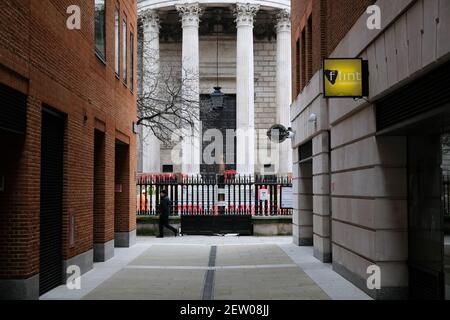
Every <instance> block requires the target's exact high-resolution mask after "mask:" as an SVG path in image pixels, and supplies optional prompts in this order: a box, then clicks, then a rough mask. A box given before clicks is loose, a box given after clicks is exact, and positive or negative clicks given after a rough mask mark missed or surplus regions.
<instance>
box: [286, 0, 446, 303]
mask: <svg viewBox="0 0 450 320" xmlns="http://www.w3.org/2000/svg"><path fill="white" fill-rule="evenodd" d="M292 3H293V6H292V10H293V30H297V31H294V32H293V39H292V44H293V48H294V50H293V57H294V58H295V63H294V67H293V74H294V76H293V78H294V79H293V91H294V92H297V94H294V96H295V101H294V103H293V104H292V106H291V121H292V126H293V130H294V132H295V138H294V140H293V148H294V151H293V158H294V167H293V172H294V189H295V191H294V193H295V196H294V197H295V206H296V207H295V210H294V225H293V228H294V231H293V233H294V242H295V243H297V244H299V245H313V246H314V256H315V257H317V258H319V259H321V260H322V261H324V262H332V263H333V268H334V270H336V271H337V272H338V273H340V274H341V275H343V276H344V277H346V278H347V279H349V280H351V281H352V282H353V283H354V284H355V285H357V286H358V287H360V288H361V289H362V290H364V291H366V292H367V293H368V294H369V295H371V296H372V297H374V298H377V299H390V298H406V297H413V298H417V297H419V298H424V297H425V298H444V297H445V296H447V298H448V296H449V291H448V288H449V280H448V274H449V269H448V268H449V261H448V256H449V247H448V242H449V241H448V214H449V212H448V209H446V204H445V201H448V197H449V196H448V191H445V190H446V189H445V187H444V183H443V181H444V180H443V173H444V172H445V171H446V170H448V168H447V167H446V156H445V144H444V143H443V142H442V141H445V140H447V141H448V119H449V115H448V110H449V108H448V103H449V102H450V101H449V93H448V89H445V88H444V84H443V83H445V82H447V79H448V77H445V76H444V74H446V73H448V70H450V69H449V60H450V46H449V41H448V34H449V32H450V18H449V17H450V4H449V3H448V2H447V1H438V0H399V1H387V0H378V1H376V2H374V1H354V3H353V2H351V1H315V0H311V1H292ZM294 3H295V5H294ZM346 4H347V5H346ZM373 4H375V5H377V6H378V8H380V9H381V29H380V30H378V29H369V28H368V26H367V20H368V18H369V16H370V15H369V14H367V13H366V12H365V11H366V8H367V7H368V6H370V5H373ZM343 16H345V17H346V19H342V17H343ZM308 21H309V22H308ZM311 27H312V30H318V31H313V32H312V43H308V39H309V41H311V37H309V36H308V33H309V34H311V32H310V31H309V30H310V29H311ZM302 34H303V35H305V36H302ZM298 39H300V41H298ZM303 39H306V43H305V42H303V41H302V40H303ZM317 42H318V44H317ZM298 43H299V44H298ZM295 48H297V49H299V50H297V51H296V50H295ZM319 48H321V49H319ZM303 50H305V51H306V52H305V51H303ZM305 55H306V56H305ZM326 57H332V58H355V57H361V58H363V59H364V60H367V61H368V63H369V90H370V93H369V96H368V97H367V98H364V99H355V100H354V99H346V98H339V99H332V98H329V99H325V98H324V96H323V78H322V77H323V73H322V70H321V60H322V59H323V58H326ZM447 150H448V144H447ZM445 192H447V193H445ZM373 265H375V266H378V267H379V268H380V270H381V288H379V289H375V290H371V289H369V288H368V286H367V283H366V281H367V279H368V277H369V276H370V275H371V274H369V273H368V270H369V269H368V268H369V267H370V266H373ZM445 291H446V292H445Z"/></svg>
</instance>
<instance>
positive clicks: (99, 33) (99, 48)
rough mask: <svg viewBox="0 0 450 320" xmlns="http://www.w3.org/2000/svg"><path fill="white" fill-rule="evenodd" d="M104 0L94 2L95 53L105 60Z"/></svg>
mask: <svg viewBox="0 0 450 320" xmlns="http://www.w3.org/2000/svg"><path fill="white" fill-rule="evenodd" d="M105 28H106V27H105V0H95V52H96V53H97V55H98V56H99V57H100V58H101V59H102V60H103V61H105V60H106V36H105V33H106V30H105Z"/></svg>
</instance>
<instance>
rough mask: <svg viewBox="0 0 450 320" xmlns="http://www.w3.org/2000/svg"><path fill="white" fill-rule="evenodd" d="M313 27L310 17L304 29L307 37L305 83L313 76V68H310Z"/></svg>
mask: <svg viewBox="0 0 450 320" xmlns="http://www.w3.org/2000/svg"><path fill="white" fill-rule="evenodd" d="M312 28H313V25H312V17H309V19H308V27H307V28H306V32H307V37H306V44H307V46H308V48H307V62H306V63H307V66H308V68H307V76H306V77H307V78H306V81H307V82H308V81H310V80H311V78H312V76H313V74H312V73H313V68H312V62H313V61H312V60H313V59H312V49H313V45H312V40H313V39H312V38H313V30H312Z"/></svg>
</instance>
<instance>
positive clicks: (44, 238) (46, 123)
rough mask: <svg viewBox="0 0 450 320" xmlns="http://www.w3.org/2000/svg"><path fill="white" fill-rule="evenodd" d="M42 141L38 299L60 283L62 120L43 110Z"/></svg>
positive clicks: (55, 114)
mask: <svg viewBox="0 0 450 320" xmlns="http://www.w3.org/2000/svg"><path fill="white" fill-rule="evenodd" d="M41 139H42V140H41V208H40V209H41V210H40V211H41V212H40V272H39V294H40V295H42V294H44V293H46V292H47V291H49V290H51V289H53V288H55V287H57V286H59V285H61V284H62V282H63V278H62V277H63V270H62V269H63V268H62V209H63V205H62V200H63V152H64V118H62V117H61V116H60V115H59V114H57V113H54V112H52V111H49V110H45V109H44V111H43V113H42V136H41Z"/></svg>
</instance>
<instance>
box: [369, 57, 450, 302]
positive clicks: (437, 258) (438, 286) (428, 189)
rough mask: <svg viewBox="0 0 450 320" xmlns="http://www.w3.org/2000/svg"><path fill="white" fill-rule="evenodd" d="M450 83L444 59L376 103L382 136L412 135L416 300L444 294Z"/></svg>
mask: <svg viewBox="0 0 450 320" xmlns="http://www.w3.org/2000/svg"><path fill="white" fill-rule="evenodd" d="M449 81H450V62H446V63H443V64H441V65H440V66H436V68H434V70H431V71H430V72H428V73H427V74H425V75H424V76H422V77H419V78H417V79H416V80H415V81H413V82H412V83H410V84H408V85H407V86H404V87H403V88H400V89H399V90H397V91H395V92H393V93H391V94H389V95H388V96H386V97H384V98H382V99H381V100H379V101H378V102H377V104H376V113H377V117H376V120H377V130H378V134H386V135H397V136H407V137H408V209H409V211H408V213H409V215H408V240H409V241H408V245H409V247H408V256H409V261H408V265H409V289H410V297H411V298H413V299H443V298H444V296H445V291H444V288H445V280H444V278H445V268H447V269H448V268H449V266H448V262H447V263H446V262H445V259H444V252H445V245H444V243H445V242H444V238H445V231H446V230H445V224H444V221H445V219H448V216H447V215H448V210H447V209H446V208H447V204H448V203H449V202H448V201H447V199H448V198H449V195H448V192H447V193H446V190H448V188H447V183H448V182H446V181H447V178H446V177H447V176H448V172H447V171H446V168H447V170H448V168H449V167H450V166H449V164H450V163H449V162H450V158H449V157H448V149H449V147H448V144H449V143H448V142H447V145H446V143H443V142H444V141H445V140H447V141H450V140H449V139H448V134H447V133H448V132H450V90H448V83H449ZM445 137H447V138H445ZM447 231H448V230H447ZM447 250H448V249H447ZM446 264H447V266H445V265H446ZM447 273H448V272H447Z"/></svg>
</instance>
